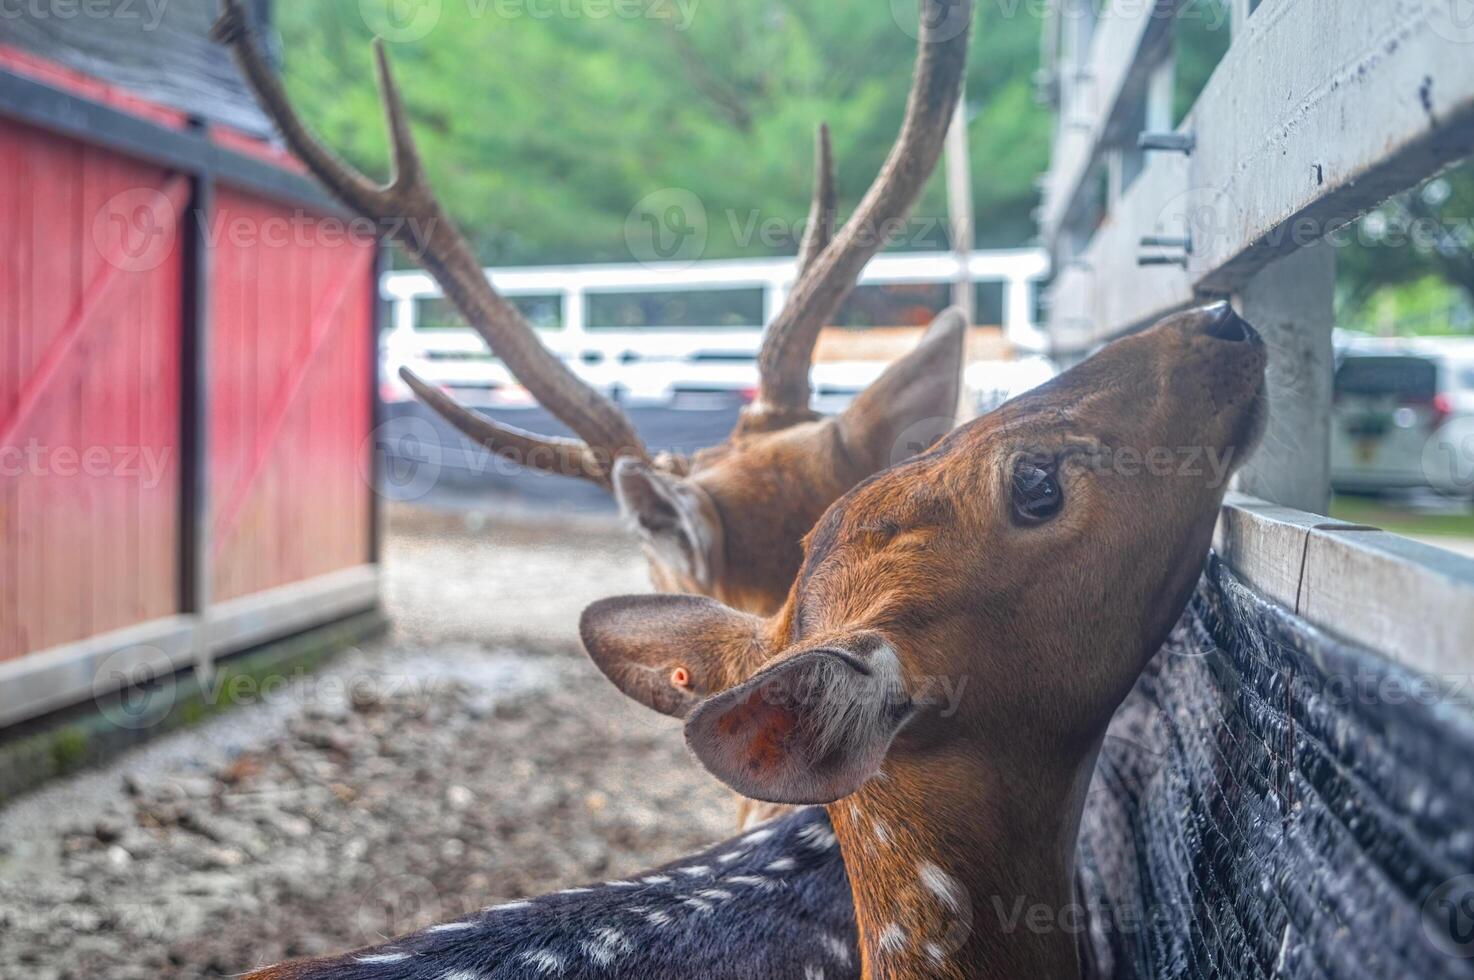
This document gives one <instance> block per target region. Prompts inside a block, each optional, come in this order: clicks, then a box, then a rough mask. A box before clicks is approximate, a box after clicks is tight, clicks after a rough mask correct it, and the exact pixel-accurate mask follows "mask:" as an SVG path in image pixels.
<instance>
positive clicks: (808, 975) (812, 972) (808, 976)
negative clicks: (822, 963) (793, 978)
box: [804, 964, 824, 980]
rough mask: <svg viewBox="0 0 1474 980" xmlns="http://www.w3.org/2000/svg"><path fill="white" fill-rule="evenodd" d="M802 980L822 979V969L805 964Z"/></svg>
mask: <svg viewBox="0 0 1474 980" xmlns="http://www.w3.org/2000/svg"><path fill="white" fill-rule="evenodd" d="M804 980H824V971H823V970H821V969H819V967H817V966H813V965H812V964H805V966H804Z"/></svg>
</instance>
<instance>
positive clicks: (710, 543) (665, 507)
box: [613, 456, 724, 591]
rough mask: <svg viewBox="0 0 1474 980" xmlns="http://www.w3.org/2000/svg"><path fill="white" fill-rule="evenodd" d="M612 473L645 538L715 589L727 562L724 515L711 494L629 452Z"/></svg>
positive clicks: (622, 505) (630, 518) (671, 562)
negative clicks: (722, 568)
mask: <svg viewBox="0 0 1474 980" xmlns="http://www.w3.org/2000/svg"><path fill="white" fill-rule="evenodd" d="M613 476H614V480H613V482H614V498H615V499H616V500H617V501H618V502H619V510H620V513H622V514H623V515H624V518H625V520H626V521H627V522H628V523H629V525H630V527H631V528H633V529H634V532H635V534H636V535H638V536H639V538H640V540H641V542H643V543H644V544H645V545H646V546H647V547H649V548H650V549H652V550H653V551H654V552H655V554H656V555H657V556H658V557H659V558H660V560H661V562H663V563H664V564H666V565H667V566H669V567H671V568H672V569H674V570H676V571H677V572H679V573H681V574H682V575H684V576H685V577H686V578H688V579H690V580H691V581H692V582H693V583H695V585H696V587H697V588H699V589H702V590H703V591H705V590H709V589H711V588H712V587H713V586H714V585H715V583H716V579H717V577H718V576H719V575H720V574H721V565H722V562H723V560H724V555H723V542H722V521H721V516H720V515H719V514H718V513H717V509H716V505H715V504H713V503H712V502H711V498H710V497H708V496H707V495H706V493H705V492H704V491H702V490H701V489H700V488H699V487H697V486H696V485H695V484H693V483H691V482H690V481H689V480H683V479H681V478H679V477H675V476H671V475H669V474H666V473H662V472H661V471H660V470H657V469H655V468H654V467H653V466H651V465H650V464H649V463H646V462H643V461H640V460H636V459H632V458H630V457H628V456H624V457H621V458H620V459H619V460H618V461H617V462H616V463H615V464H614V474H613Z"/></svg>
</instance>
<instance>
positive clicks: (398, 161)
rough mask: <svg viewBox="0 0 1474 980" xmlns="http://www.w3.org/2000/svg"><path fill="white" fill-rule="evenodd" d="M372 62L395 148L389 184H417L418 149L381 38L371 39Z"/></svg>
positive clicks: (419, 178)
mask: <svg viewBox="0 0 1474 980" xmlns="http://www.w3.org/2000/svg"><path fill="white" fill-rule="evenodd" d="M374 64H375V66H376V67H377V68H378V71H379V96H380V98H381V99H382V100H383V102H384V117H385V119H386V120H387V121H388V123H389V137H390V143H391V145H392V146H393V147H394V174H393V176H392V177H391V178H390V187H391V188H393V187H404V188H410V187H419V186H420V185H421V183H422V180H423V174H424V171H423V168H422V167H421V165H420V151H419V149H418V148H417V147H416V145H415V134H414V130H413V128H411V126H410V123H409V112H408V111H407V110H406V109H405V108H404V99H403V98H402V97H401V96H400V94H399V83H397V82H396V81H395V80H394V70H393V68H391V67H390V65H389V53H388V52H387V51H386V50H384V39H383V38H379V37H376V38H374Z"/></svg>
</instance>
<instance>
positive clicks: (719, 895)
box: [696, 888, 732, 902]
mask: <svg viewBox="0 0 1474 980" xmlns="http://www.w3.org/2000/svg"><path fill="white" fill-rule="evenodd" d="M696 894H698V895H700V896H701V897H702V898H709V899H711V900H712V901H714V902H725V901H726V900H727V899H729V898H731V897H732V893H731V892H727V891H722V890H721V889H720V888H703V889H701V891H699V892H697V893H696Z"/></svg>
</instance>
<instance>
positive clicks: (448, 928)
mask: <svg viewBox="0 0 1474 980" xmlns="http://www.w3.org/2000/svg"><path fill="white" fill-rule="evenodd" d="M475 928H476V923H474V922H447V923H445V924H444V925H438V926H431V927H430V928H429V929H427V930H426V931H427V932H461V931H463V930H466V929H475Z"/></svg>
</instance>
